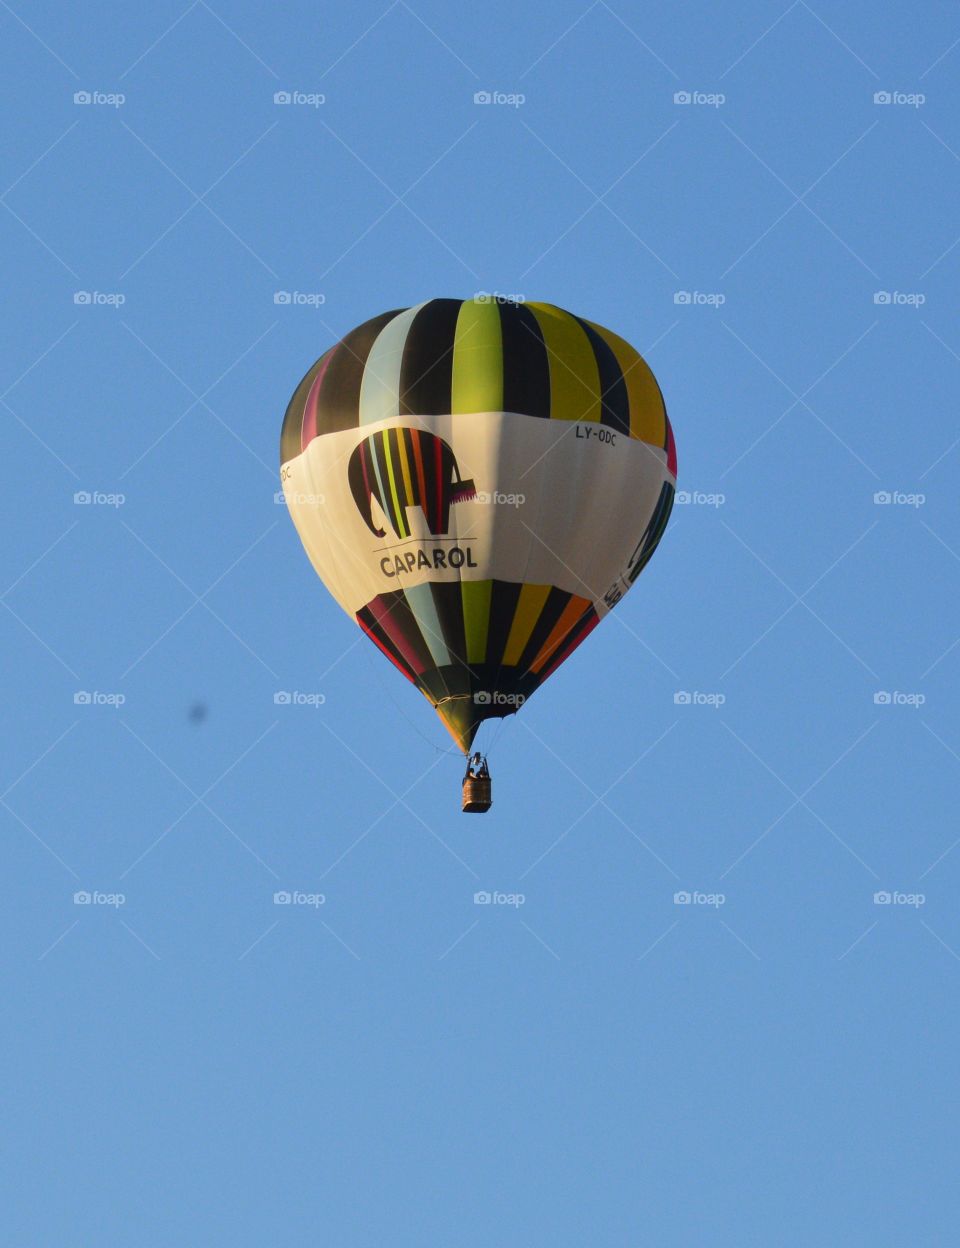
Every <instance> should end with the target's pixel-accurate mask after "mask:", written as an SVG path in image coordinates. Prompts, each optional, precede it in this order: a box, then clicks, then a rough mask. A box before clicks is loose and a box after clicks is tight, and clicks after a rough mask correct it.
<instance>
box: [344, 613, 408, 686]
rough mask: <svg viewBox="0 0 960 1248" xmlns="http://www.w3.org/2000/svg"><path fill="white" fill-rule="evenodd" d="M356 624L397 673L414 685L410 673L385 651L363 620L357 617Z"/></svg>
mask: <svg viewBox="0 0 960 1248" xmlns="http://www.w3.org/2000/svg"><path fill="white" fill-rule="evenodd" d="M357 623H358V624H359V625H360V627H361V628H362V629H363V631H364V632H365V633H366V634H367V636H368V637H369V638H370V640H371V641H372V642H373V644H374V645H375V646H378V647H379V649H381V650H382V651H383V653H384V654H385V655H386V656H387V658H388V659H389V660H390V662H391V663H392V664H393V666H394V667H395V668H396V669H397V671H398V672H403V674H404V676H406V678H407V680H409V681H410V683H411V684H414V683H415V681H414V679H413V676H412V675H411V674H410V672H409V671H408V670H407V669H406V668H405V667H404V666H403V664H402V663H398V662H397V660H396V658H395V657H394V656H393V655H392V654H391V653H390V651H389V650H388V649H387V647H386V646H385V645H384V644H383V642H382V641H381V640H380V638H379V637H378V636H377V635H376V633H374V632H373V631H372V630H371V629H370V628H369V627H368V626H367V625H366V624H364V622H363V620H361V619H360V617H359V615H358V616H357Z"/></svg>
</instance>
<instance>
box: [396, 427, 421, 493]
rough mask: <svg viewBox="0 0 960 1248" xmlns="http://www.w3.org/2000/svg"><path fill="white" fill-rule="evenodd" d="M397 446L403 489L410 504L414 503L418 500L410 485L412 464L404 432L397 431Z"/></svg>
mask: <svg viewBox="0 0 960 1248" xmlns="http://www.w3.org/2000/svg"><path fill="white" fill-rule="evenodd" d="M397 445H398V446H399V447H400V467H401V469H402V470H403V488H404V491H405V498H406V501H407V502H408V503H412V502H413V500H414V499H415V498H416V495H415V494H414V492H413V486H412V485H411V483H410V462H409V460H408V459H407V439H406V438H405V437H404V436H403V431H402V430H400V429H398V430H397Z"/></svg>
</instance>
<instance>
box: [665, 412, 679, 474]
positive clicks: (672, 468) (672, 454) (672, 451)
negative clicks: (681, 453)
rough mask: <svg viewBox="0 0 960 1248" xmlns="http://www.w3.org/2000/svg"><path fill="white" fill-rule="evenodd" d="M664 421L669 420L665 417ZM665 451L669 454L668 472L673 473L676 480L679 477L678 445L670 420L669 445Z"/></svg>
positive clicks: (668, 425) (668, 424) (668, 426)
mask: <svg viewBox="0 0 960 1248" xmlns="http://www.w3.org/2000/svg"><path fill="white" fill-rule="evenodd" d="M664 419H665V420H666V419H667V418H666V416H664ZM665 449H666V452H667V470H668V471H669V472H672V473H673V476H674V478H676V475H677V443H676V440H675V439H674V436H673V427H672V426H671V424H670V421H669V420H667V445H666V448H665Z"/></svg>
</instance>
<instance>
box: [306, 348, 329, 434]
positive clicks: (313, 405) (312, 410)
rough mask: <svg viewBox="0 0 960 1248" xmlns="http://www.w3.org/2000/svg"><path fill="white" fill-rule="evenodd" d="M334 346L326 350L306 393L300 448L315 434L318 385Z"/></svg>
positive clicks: (318, 396)
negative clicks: (317, 371)
mask: <svg viewBox="0 0 960 1248" xmlns="http://www.w3.org/2000/svg"><path fill="white" fill-rule="evenodd" d="M335 350H336V347H334V348H333V349H332V350H330V351H328V352H327V358H326V359H325V360H324V362H323V364H322V365H321V366H320V371H319V373H317V375H316V377H314V379H313V385H312V386H311V387H310V393H309V394H308V395H307V401H306V403H305V404H304V405H303V424H302V425H301V427H300V449H301V450H305V449H306V446H307V443H308V442H312V441H313V439H314V438H315V437H316V436H317V411H318V409H319V407H320V386H321V385H322V384H323V378H324V375H325V373H326V371H327V368H328V367H329V365H330V361H331V360H332V359H333V352H334V351H335Z"/></svg>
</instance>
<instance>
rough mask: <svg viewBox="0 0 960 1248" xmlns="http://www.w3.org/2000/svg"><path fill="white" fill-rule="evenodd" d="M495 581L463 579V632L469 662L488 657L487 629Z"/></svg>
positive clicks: (461, 590)
mask: <svg viewBox="0 0 960 1248" xmlns="http://www.w3.org/2000/svg"><path fill="white" fill-rule="evenodd" d="M492 589H493V581H461V582H460V596H461V598H462V600H463V632H464V636H465V638H466V643H467V662H468V663H482V662H483V661H484V659H485V658H486V657H487V631H488V629H489V627H490V591H491V590H492Z"/></svg>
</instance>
